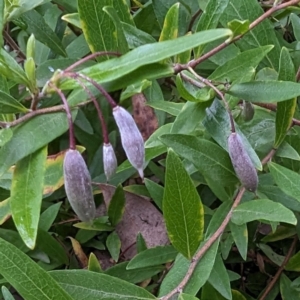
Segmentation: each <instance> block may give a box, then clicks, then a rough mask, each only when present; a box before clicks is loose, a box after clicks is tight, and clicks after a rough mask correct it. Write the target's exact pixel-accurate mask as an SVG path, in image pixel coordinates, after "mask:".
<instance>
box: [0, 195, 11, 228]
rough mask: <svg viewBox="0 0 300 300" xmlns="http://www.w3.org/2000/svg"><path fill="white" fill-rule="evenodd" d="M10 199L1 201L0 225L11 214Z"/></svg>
mask: <svg viewBox="0 0 300 300" xmlns="http://www.w3.org/2000/svg"><path fill="white" fill-rule="evenodd" d="M9 200H10V199H9V198H8V199H5V200H3V201H1V202H0V225H2V224H3V223H4V222H5V221H6V220H7V219H8V218H9V217H10V216H11V210H10V201H9Z"/></svg>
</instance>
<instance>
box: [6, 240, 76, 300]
mask: <svg viewBox="0 0 300 300" xmlns="http://www.w3.org/2000/svg"><path fill="white" fill-rule="evenodd" d="M0 248H1V251H0V274H1V275H2V276H3V277H4V278H5V279H6V280H7V281H8V282H9V283H10V284H11V285H12V286H13V287H14V288H15V289H16V290H17V292H18V293H19V294H20V295H21V296H22V297H23V298H24V299H32V300H50V299H64V300H73V299H72V297H71V296H70V295H69V294H68V293H66V292H65V291H64V290H63V289H62V288H61V287H60V286H59V284H58V283H57V282H56V281H55V280H54V279H53V278H52V277H51V276H50V275H49V274H48V273H47V272H46V271H44V270H43V269H42V268H41V267H39V266H38V265H37V263H35V262H34V261H33V260H32V259H31V258H30V257H29V256H28V255H26V254H25V253H23V252H22V251H21V250H19V249H18V248H17V247H15V246H13V245H12V244H10V243H8V242H6V241H5V240H3V239H2V238H0Z"/></svg>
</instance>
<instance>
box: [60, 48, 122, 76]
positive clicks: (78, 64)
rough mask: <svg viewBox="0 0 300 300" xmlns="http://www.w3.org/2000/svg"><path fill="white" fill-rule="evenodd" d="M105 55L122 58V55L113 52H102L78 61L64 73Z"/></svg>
mask: <svg viewBox="0 0 300 300" xmlns="http://www.w3.org/2000/svg"><path fill="white" fill-rule="evenodd" d="M103 55H114V56H121V54H120V53H119V52H113V51H101V52H95V53H92V54H90V55H88V56H86V57H84V58H82V59H80V60H78V61H76V62H75V63H74V64H72V65H71V66H69V67H67V68H66V69H65V70H64V72H70V71H72V70H73V69H74V68H76V67H78V66H80V65H81V64H83V63H85V62H86V61H88V60H91V59H94V58H96V57H98V56H103Z"/></svg>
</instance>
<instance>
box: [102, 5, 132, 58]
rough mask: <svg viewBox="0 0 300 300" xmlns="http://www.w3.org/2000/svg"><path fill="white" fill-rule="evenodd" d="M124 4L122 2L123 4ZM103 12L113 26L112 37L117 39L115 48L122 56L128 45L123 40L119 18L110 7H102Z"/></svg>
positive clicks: (123, 35)
mask: <svg viewBox="0 0 300 300" xmlns="http://www.w3.org/2000/svg"><path fill="white" fill-rule="evenodd" d="M116 2H123V1H116ZM123 3H124V2H123ZM103 11H105V12H106V13H107V14H108V15H109V16H110V18H111V19H112V21H113V23H114V25H115V31H114V36H116V37H117V48H116V50H117V51H118V52H120V53H122V54H124V53H126V52H128V50H129V49H128V44H127V41H126V38H125V34H124V30H123V26H122V23H121V21H120V18H119V16H118V14H117V12H116V10H115V9H114V8H113V7H111V6H105V7H103Z"/></svg>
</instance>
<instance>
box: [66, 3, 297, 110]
mask: <svg viewBox="0 0 300 300" xmlns="http://www.w3.org/2000/svg"><path fill="white" fill-rule="evenodd" d="M299 1H300V0H299ZM62 76H70V77H72V78H74V79H76V78H78V77H81V78H83V79H84V80H86V81H87V82H89V83H91V84H92V85H93V86H94V87H95V88H96V89H97V90H98V91H99V92H100V93H101V94H102V95H103V96H104V97H105V99H106V100H107V102H108V103H109V104H110V106H111V107H112V108H114V107H116V106H117V103H116V102H115V100H114V99H113V98H112V97H111V96H110V94H109V93H108V92H107V91H106V90H105V89H104V88H103V87H102V85H100V84H99V83H98V82H96V81H95V80H94V79H92V78H90V77H88V76H86V75H84V74H81V73H70V72H65V71H64V72H62Z"/></svg>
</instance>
